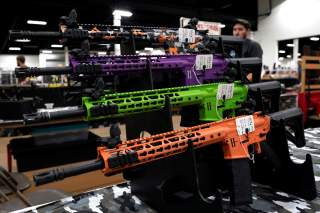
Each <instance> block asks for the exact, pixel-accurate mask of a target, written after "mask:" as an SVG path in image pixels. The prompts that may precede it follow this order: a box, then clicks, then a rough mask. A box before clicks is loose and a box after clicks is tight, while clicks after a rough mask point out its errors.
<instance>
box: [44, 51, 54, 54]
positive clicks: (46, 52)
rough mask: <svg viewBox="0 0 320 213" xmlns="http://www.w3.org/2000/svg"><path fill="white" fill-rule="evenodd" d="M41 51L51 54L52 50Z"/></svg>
mask: <svg viewBox="0 0 320 213" xmlns="http://www.w3.org/2000/svg"><path fill="white" fill-rule="evenodd" d="M42 53H45V54H51V53H52V50H42Z"/></svg>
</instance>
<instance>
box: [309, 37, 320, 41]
mask: <svg viewBox="0 0 320 213" xmlns="http://www.w3.org/2000/svg"><path fill="white" fill-rule="evenodd" d="M310 40H311V41H319V40H320V38H319V37H311V38H310Z"/></svg>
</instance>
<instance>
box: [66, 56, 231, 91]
mask: <svg viewBox="0 0 320 213" xmlns="http://www.w3.org/2000/svg"><path fill="white" fill-rule="evenodd" d="M206 56H208V55H206ZM197 57H201V55H130V56H125V55H124V56H102V57H101V56H91V57H86V58H81V59H78V58H74V57H71V58H70V63H71V66H72V67H73V72H74V74H77V72H80V73H87V74H90V72H94V73H97V72H101V73H102V74H103V75H104V76H114V75H118V74H121V73H128V72H134V71H136V72H139V71H140V72H141V71H148V70H150V69H151V70H152V71H153V72H155V71H159V72H170V71H171V70H181V71H182V72H183V73H184V76H185V79H184V85H186V86H188V85H195V84H202V83H205V82H210V81H214V80H219V79H221V78H223V76H224V75H225V73H226V72H227V70H228V63H229V62H228V60H227V59H225V57H223V56H222V55H218V54H216V55H212V58H211V59H212V68H209V69H207V67H202V68H201V69H199V70H197V69H196V67H197V66H196V58H197Z"/></svg>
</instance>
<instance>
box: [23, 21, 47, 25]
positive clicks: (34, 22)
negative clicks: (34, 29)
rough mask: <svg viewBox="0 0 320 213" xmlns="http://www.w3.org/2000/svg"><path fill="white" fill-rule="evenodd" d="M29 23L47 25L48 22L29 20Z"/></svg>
mask: <svg viewBox="0 0 320 213" xmlns="http://www.w3.org/2000/svg"><path fill="white" fill-rule="evenodd" d="M27 23H28V24H34V25H47V22H46V21H36V20H28V21H27Z"/></svg>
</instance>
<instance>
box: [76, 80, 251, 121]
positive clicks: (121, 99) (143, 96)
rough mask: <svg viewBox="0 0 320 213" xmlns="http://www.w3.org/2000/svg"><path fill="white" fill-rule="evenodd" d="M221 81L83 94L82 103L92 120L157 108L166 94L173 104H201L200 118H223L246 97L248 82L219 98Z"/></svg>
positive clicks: (239, 83) (237, 84) (232, 112)
mask: <svg viewBox="0 0 320 213" xmlns="http://www.w3.org/2000/svg"><path fill="white" fill-rule="evenodd" d="M222 84H223V83H212V84H203V85H196V86H183V87H174V88H164V89H156V90H145V91H136V92H125V93H115V94H106V95H104V96H102V97H101V98H100V99H98V100H92V99H91V98H90V97H83V98H82V103H83V106H84V108H85V109H86V116H85V119H86V120H88V121H90V120H96V119H104V118H111V117H118V116H125V115H129V114H136V113H142V112H148V111H152V110H158V109H161V108H162V107H164V106H165V98H166V96H167V97H169V98H170V104H171V106H172V107H183V106H189V105H199V116H200V120H201V121H218V120H221V119H222V118H223V115H224V112H229V115H234V111H235V110H236V109H238V108H240V107H241V104H242V103H243V102H245V101H246V100H247V94H248V87H247V86H246V85H244V84H242V83H241V82H234V83H233V96H232V97H229V98H225V99H223V98H221V99H218V87H219V85H220V86H221V85H222ZM224 97H225V96H224ZM230 112H231V113H230Z"/></svg>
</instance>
